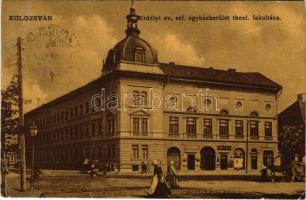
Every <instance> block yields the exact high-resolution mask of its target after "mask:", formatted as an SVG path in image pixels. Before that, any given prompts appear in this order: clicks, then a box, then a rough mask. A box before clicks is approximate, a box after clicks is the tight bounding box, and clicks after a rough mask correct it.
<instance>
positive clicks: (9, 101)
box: [1, 75, 18, 147]
mask: <svg viewBox="0 0 306 200" xmlns="http://www.w3.org/2000/svg"><path fill="white" fill-rule="evenodd" d="M17 81H18V77H17V76H16V75H14V76H13V78H12V80H11V82H10V84H9V86H8V87H7V89H6V90H1V133H2V134H1V141H2V143H3V142H4V141H5V140H4V139H5V135H6V134H12V133H16V128H17V123H18V118H17V117H16V116H17V114H18V82H17ZM1 145H3V144H1ZM2 147H4V146H2Z"/></svg>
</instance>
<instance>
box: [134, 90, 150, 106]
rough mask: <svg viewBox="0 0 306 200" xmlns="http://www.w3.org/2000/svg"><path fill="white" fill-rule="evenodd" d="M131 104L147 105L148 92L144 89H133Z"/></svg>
mask: <svg viewBox="0 0 306 200" xmlns="http://www.w3.org/2000/svg"><path fill="white" fill-rule="evenodd" d="M133 104H134V105H136V106H138V105H140V106H144V105H148V94H147V92H145V91H141V92H139V91H133Z"/></svg>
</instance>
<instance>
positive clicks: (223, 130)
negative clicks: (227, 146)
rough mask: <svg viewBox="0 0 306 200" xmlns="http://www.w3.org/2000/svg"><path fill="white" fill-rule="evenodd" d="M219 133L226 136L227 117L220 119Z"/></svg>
mask: <svg viewBox="0 0 306 200" xmlns="http://www.w3.org/2000/svg"><path fill="white" fill-rule="evenodd" d="M219 133H220V136H223V137H228V119H220V121H219Z"/></svg>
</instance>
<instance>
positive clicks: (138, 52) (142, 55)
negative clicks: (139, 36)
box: [135, 47, 146, 62]
mask: <svg viewBox="0 0 306 200" xmlns="http://www.w3.org/2000/svg"><path fill="white" fill-rule="evenodd" d="M135 62H146V52H145V50H144V49H143V48H142V47H136V48H135Z"/></svg>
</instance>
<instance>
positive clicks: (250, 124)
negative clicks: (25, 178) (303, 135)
mask: <svg viewBox="0 0 306 200" xmlns="http://www.w3.org/2000/svg"><path fill="white" fill-rule="evenodd" d="M139 35H140V30H139V29H138V16H137V15H136V13H135V9H134V8H131V9H130V14H129V15H127V29H126V37H125V38H124V39H123V40H121V41H120V42H118V43H117V44H116V45H115V46H114V48H112V49H110V50H109V53H108V55H107V58H106V60H105V62H104V63H103V70H102V75H101V77H99V78H97V79H96V80H94V81H92V82H90V83H88V84H87V85H85V86H83V87H80V88H78V89H76V90H74V91H72V92H70V93H68V94H66V95H64V96H61V97H59V98H57V99H55V100H53V101H51V102H49V103H47V104H44V105H42V106H40V107H38V108H37V109H34V110H32V111H30V112H28V113H27V114H26V115H25V124H26V126H28V127H29V126H30V125H31V124H32V123H33V122H35V124H36V125H37V126H38V127H39V131H38V136H37V138H36V140H35V143H36V147H37V150H36V151H35V152H36V160H35V163H36V165H38V167H39V168H42V169H77V168H78V167H79V164H80V162H81V161H82V160H84V159H85V158H89V159H94V160H98V162H99V163H104V164H105V163H116V164H118V165H119V167H120V171H125V172H133V171H134V172H137V171H140V165H141V163H142V162H143V161H144V162H145V163H149V162H151V161H152V160H155V159H156V160H159V161H161V163H162V166H163V167H164V168H165V167H166V164H167V163H169V162H170V161H171V160H174V161H175V163H176V167H177V169H178V170H180V171H185V172H188V171H198V172H200V171H205V170H228V171H230V170H233V169H237V170H243V171H246V172H248V173H249V172H251V171H259V170H260V169H261V168H263V166H264V165H266V164H268V163H271V162H273V157H274V155H276V154H277V153H278V129H277V101H278V97H279V95H280V92H281V89H282V87H281V86H280V85H278V84H277V83H275V82H273V81H272V80H270V79H268V78H267V77H265V76H263V75H262V74H260V73H257V72H254V73H253V72H252V73H251V72H250V73H245V72H237V71H236V70H235V69H229V70H219V69H214V68H212V67H209V68H200V67H192V66H182V65H177V64H175V63H173V62H170V63H160V62H158V56H157V51H156V50H155V49H153V48H152V46H151V45H150V44H149V43H148V42H147V41H146V40H144V39H142V38H140V37H139ZM171 48H172V47H169V51H171ZM97 73H98V72H97ZM116 106H119V108H120V109H116V108H115V107H116ZM102 107H103V108H110V107H111V108H110V109H105V110H102V109H97V108H102ZM31 143H32V141H31V137H30V136H29V135H28V137H27V144H26V148H27V153H28V156H27V158H28V161H27V162H28V164H30V162H29V161H30V160H31V156H30V155H31Z"/></svg>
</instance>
